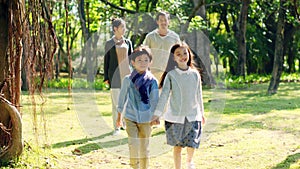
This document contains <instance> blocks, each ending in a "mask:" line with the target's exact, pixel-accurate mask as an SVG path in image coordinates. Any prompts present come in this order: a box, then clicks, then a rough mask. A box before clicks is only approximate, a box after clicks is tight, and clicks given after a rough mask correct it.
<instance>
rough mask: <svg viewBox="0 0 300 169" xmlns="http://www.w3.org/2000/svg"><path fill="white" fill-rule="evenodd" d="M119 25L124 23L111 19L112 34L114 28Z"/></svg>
mask: <svg viewBox="0 0 300 169" xmlns="http://www.w3.org/2000/svg"><path fill="white" fill-rule="evenodd" d="M121 24H125V21H124V20H123V19H121V18H112V19H111V25H112V30H113V32H114V31H115V29H114V28H117V27H119V26H120V25H121Z"/></svg>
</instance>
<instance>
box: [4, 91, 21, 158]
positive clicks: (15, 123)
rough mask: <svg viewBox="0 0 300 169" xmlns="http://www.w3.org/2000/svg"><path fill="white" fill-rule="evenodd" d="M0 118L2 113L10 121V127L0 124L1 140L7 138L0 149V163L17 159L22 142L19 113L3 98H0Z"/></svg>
mask: <svg viewBox="0 0 300 169" xmlns="http://www.w3.org/2000/svg"><path fill="white" fill-rule="evenodd" d="M0 107H1V109H0V110H1V112H0V114H1V116H2V112H6V113H7V114H8V115H9V117H10V119H11V124H12V126H11V127H10V126H9V127H10V128H8V127H7V126H5V125H3V124H2V123H0V131H1V132H2V133H1V140H2V139H3V138H2V137H6V138H8V139H7V141H6V144H5V145H1V147H0V162H8V161H10V160H12V159H14V158H16V157H18V156H19V155H20V154H21V153H22V150H23V142H22V122H21V116H20V113H19V111H18V110H17V109H16V107H14V106H13V105H12V104H11V103H10V102H9V101H7V100H6V99H5V98H4V97H3V96H0Z"/></svg>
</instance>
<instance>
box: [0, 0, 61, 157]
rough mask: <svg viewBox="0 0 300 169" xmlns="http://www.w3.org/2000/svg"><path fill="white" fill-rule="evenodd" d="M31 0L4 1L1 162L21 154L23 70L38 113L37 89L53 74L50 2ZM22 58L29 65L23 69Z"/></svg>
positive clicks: (0, 8) (0, 17) (0, 16)
mask: <svg viewBox="0 0 300 169" xmlns="http://www.w3.org/2000/svg"><path fill="white" fill-rule="evenodd" d="M27 3H28V4H27V5H26V4H25V0H11V1H6V0H0V23H1V28H0V30H1V31H0V36H1V37H0V89H1V90H0V92H1V93H0V95H1V96H0V162H3V161H10V160H12V159H14V158H16V157H18V156H19V155H20V154H21V152H22V148H23V145H22V126H21V125H22V124H21V119H20V113H19V111H20V91H21V84H22V83H21V70H25V72H26V78H27V83H28V86H29V91H30V92H29V93H30V94H31V96H32V97H31V98H32V103H33V110H32V111H33V114H34V115H35V116H36V114H37V113H36V110H35V109H34V108H35V101H34V94H35V91H36V89H38V91H39V92H41V90H42V88H43V85H44V82H45V79H47V78H48V75H49V74H51V73H50V72H51V71H52V58H53V55H54V53H55V51H56V36H55V33H54V30H53V26H52V22H51V14H50V10H49V8H48V6H49V4H48V3H47V2H46V1H43V0H31V1H28V2H27ZM26 6H27V7H28V9H26V10H25V8H26ZM29 16H30V17H29ZM29 28H30V29H29ZM22 59H23V60H24V61H23V63H25V64H23V65H22V66H23V67H22V68H21V63H22V62H21V60H22ZM37 78H38V79H39V81H38V82H37V81H36V79H37ZM18 109H19V110H18ZM35 128H37V127H35Z"/></svg>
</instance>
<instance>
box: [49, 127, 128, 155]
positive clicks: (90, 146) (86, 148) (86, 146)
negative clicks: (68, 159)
mask: <svg viewBox="0 0 300 169" xmlns="http://www.w3.org/2000/svg"><path fill="white" fill-rule="evenodd" d="M111 135H112V132H109V133H106V134H103V135H100V136H97V137H92V138H84V139H79V140H72V141H65V142H60V143H55V144H53V145H52V148H62V147H68V146H71V145H82V146H79V147H77V148H75V149H76V150H79V151H80V154H81V155H82V154H87V153H89V152H91V151H94V150H99V149H105V148H111V147H116V146H120V145H124V144H127V143H128V139H127V138H122V139H118V140H112V141H106V142H99V141H98V142H97V140H99V139H103V138H104V137H106V136H111ZM89 142H90V143H89Z"/></svg>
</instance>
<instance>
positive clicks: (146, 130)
mask: <svg viewBox="0 0 300 169" xmlns="http://www.w3.org/2000/svg"><path fill="white" fill-rule="evenodd" d="M130 60H131V64H132V66H133V68H134V70H133V72H132V73H131V74H130V75H128V76H126V77H125V78H124V80H123V84H122V87H121V92H120V96H119V104H118V107H117V110H118V118H117V126H119V127H120V126H122V123H121V121H122V120H121V119H122V114H121V112H123V109H125V112H124V114H125V115H124V119H125V124H126V132H127V134H128V145H129V153H130V165H131V167H132V168H134V169H138V168H142V169H147V168H148V166H149V137H150V134H151V125H150V121H151V117H152V116H153V111H154V109H155V107H156V105H157V101H158V96H159V92H158V84H157V80H156V79H155V77H154V76H153V75H152V73H151V72H150V71H149V66H150V63H151V61H152V55H151V52H150V49H149V48H148V47H146V46H141V47H138V48H137V49H135V50H134V52H133V54H132V55H130ZM126 102H127V104H126V107H124V105H125V103H126Z"/></svg>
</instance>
